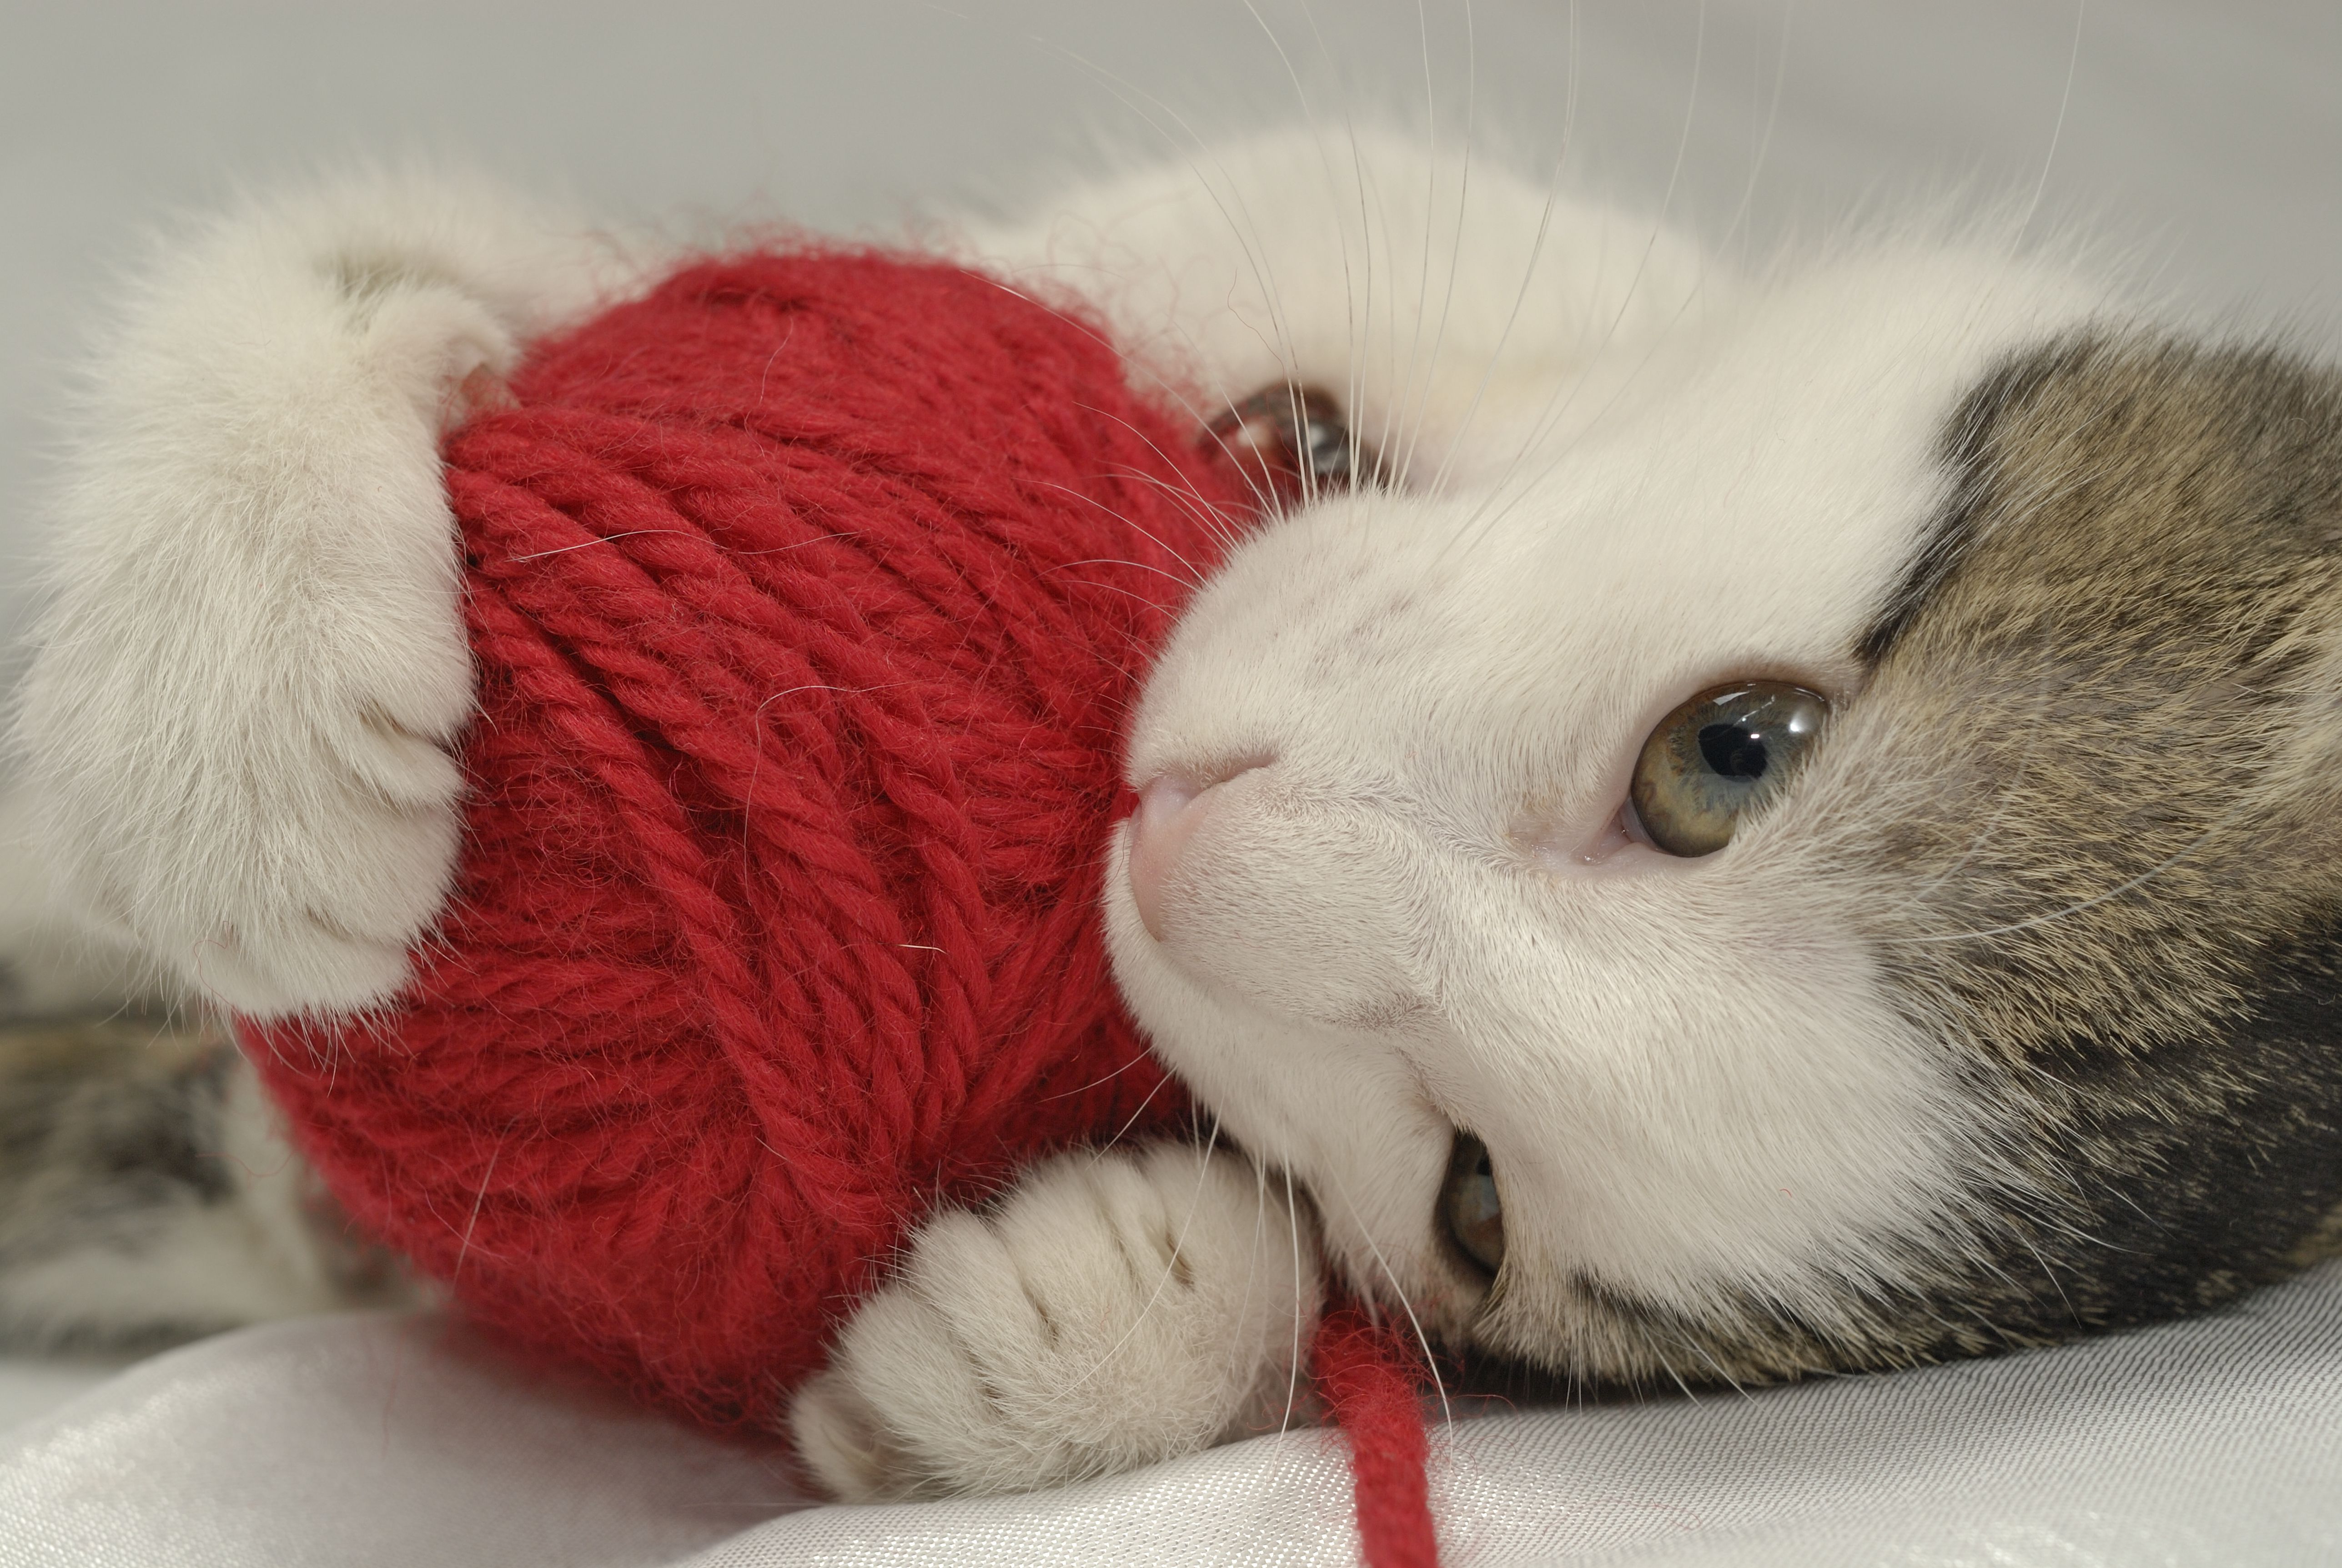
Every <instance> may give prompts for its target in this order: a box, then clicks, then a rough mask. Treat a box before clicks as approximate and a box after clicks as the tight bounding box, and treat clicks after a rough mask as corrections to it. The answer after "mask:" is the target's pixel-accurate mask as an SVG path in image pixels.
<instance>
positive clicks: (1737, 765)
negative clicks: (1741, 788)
mask: <svg viewBox="0 0 2342 1568" xmlns="http://www.w3.org/2000/svg"><path fill="white" fill-rule="evenodd" d="M1699 754H1700V755H1701V756H1702V757H1704V758H1706V761H1707V765H1708V766H1709V767H1710V768H1713V769H1714V770H1715V771H1716V773H1718V774H1722V775H1723V776H1724V777H1726V778H1728V779H1757V778H1763V777H1764V776H1765V760H1766V759H1765V737H1764V736H1763V735H1762V734H1758V733H1757V731H1755V730H1752V729H1749V728H1747V727H1746V725H1743V724H1705V725H1702V726H1701V728H1700V732H1699Z"/></svg>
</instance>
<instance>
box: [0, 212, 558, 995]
mask: <svg viewBox="0 0 2342 1568" xmlns="http://www.w3.org/2000/svg"><path fill="white" fill-rule="evenodd" d="M339 200H340V205H338V206H337V205H334V204H332V203H313V204H311V205H307V206H303V205H292V206H287V207H285V208H284V209H282V210H267V211H263V212H260V213H258V214H256V215H248V216H246V217H245V218H243V219H239V220H237V221H235V222H231V223H226V224H223V225H220V226H219V227H217V228H216V229H215V231H214V232H212V233H211V234H209V235H206V236H204V237H203V238H202V239H201V241H200V242H199V243H196V244H195V245H192V246H191V248H190V249H189V250H188V251H187V252H186V253H185V255H175V256H174V257H173V258H172V259H171V260H170V262H169V263H168V265H165V266H164V267H162V268H161V269H160V270H159V272H158V275H157V276H156V277H155V278H154V279H153V280H151V282H150V286H149V287H148V288H147V289H146V290H145V293H144V294H142V295H140V296H138V298H137V299H136V300H135V301H134V304H133V307H132V309H131V310H130V311H129V312H128V313H127V314H128V319H127V320H126V321H125V324H124V325H123V329H122V330H121V331H120V332H119V334H118V335H117V337H116V339H115V342H114V344H113V345H112V346H111V347H110V349H109V350H108V351H107V352H106V353H105V355H102V356H101V357H100V360H99V362H98V364H97V365H95V373H94V375H93V381H94V382H95V393H94V394H93V396H92V398H91V402H90V408H89V411H88V418H87V420H86V428H85V430H84V432H83V433H82V435H81V437H80V439H79V440H78V442H77V443H76V449H75V461H74V464H73V469H74V474H73V483H72V484H71V485H70V486H69V488H68V489H67V491H66V493H65V496H64V497H63V503H62V505H61V508H60V510H61V512H62V514H63V515H62V517H61V519H60V522H61V524H63V525H62V526H61V527H60V528H59V530H58V537H57V539H56V541H55V545H54V570H53V572H52V585H53V590H54V591H53V595H52V603H51V604H50V607H49V610H48V613H47V614H46V616H45V619H44V621H43V623H42V624H41V628H40V632H39V634H38V646H37V650H36V654H35V661H34V664H33V667H32V669H31V671H30V672H29V674H28V675H27V678H26V681H25V695H24V701H23V704H22V709H21V715H20V721H19V729H18V736H17V738H18V741H19V743H20V744H21V747H22V751H23V754H24V756H25V765H26V772H27V776H28V782H29V784H30V786H31V789H32V792H33V794H34V797H35V803H36V804H35V809H36V812H37V814H38V819H37V820H38V826H37V828H36V833H37V834H38V844H37V847H38V848H39V850H40V851H41V853H42V854H43V855H44V858H45V860H46V862H47V863H48V864H49V866H50V868H51V870H52V871H53V873H54V874H55V883H56V885H57V888H58V891H59V893H60V894H61V895H62V896H63V898H64V899H65V901H66V902H67V903H68V904H70V905H71V906H73V907H75V909H76V910H77V911H78V912H79V913H80V914H83V915H84V916H85V917H88V918H91V919H94V920H95V922H96V923H97V924H101V925H104V926H106V927H108V928H111V929H112V930H114V931H115V932H117V933H119V934H123V935H125V936H127V937H128V938H129V939H130V940H131V941H132V942H133V943H135V944H136V945H137V946H138V947H139V948H140V949H142V950H143V951H144V952H145V954H148V955H149V956H150V957H152V958H154V959H155V960H157V961H159V962H160V963H162V964H165V965H167V966H168V967H169V968H170V969H172V970H173V971H175V972H176V974H178V975H179V976H180V977H181V978H182V979H183V980H185V982H187V983H188V984H192V985H193V986H195V988H196V989H197V990H199V991H200V992H202V993H203V994H205V995H207V996H209V997H211V998H213V999H215V1000H217V1001H220V1002H223V1003H225V1004H228V1005H229V1006H232V1007H234V1008H235V1009H237V1010H239V1011H241V1012H244V1013H246V1014H255V1015H264V1016H265V1015H270V1014H284V1013H289V1012H294V1011H296V1010H317V1011H323V1012H328V1013H335V1012H343V1013H345V1012H351V1011H355V1010H358V1009H362V1008H364V1007H365V1006H367V1005H368V1004H374V1003H377V1002H380V1001H382V1000H384V999H385V998H387V997H388V996H389V995H391V994H393V993H395V991H396V990H397V989H398V988H399V986H400V985H401V984H403V983H404V981H405V976H406V973H407V958H406V954H407V951H408V949H409V947H410V946H411V945H412V944H414V943H415V941H416V939H417V938H418V937H419V936H421V935H422V934H424V933H425V931H426V930H427V929H428V928H429V925H430V924H431V922H432V921H433V920H434V919H435V917H436V916H437V914H438V911H439V908H440V905H441V904H442V902H443V900H444V899H445V894H446V893H447V890H448V887H449V885H450V883H451V881H452V877H453V873H454V868H455V855H456V851H457V847H458V841H459V834H460V824H459V821H458V817H457V803H458V800H459V797H460V795H461V793H462V779H461V776H460V774H459V771H458V769H457V767H456V764H455V761H454V759H453V756H452V751H453V748H454V745H455V741H456V737H457V735H458V734H459V733H460V731H461V729H462V727H463V725H464V724H465V721H466V719H467V718H468V716H469V714H470V712H471V708H472V678H471V662H470V654H469V650H468V648H467V646H466V644H465V634H464V625H463V620H462V614H461V605H460V599H459V594H460V589H461V583H460V575H459V567H458V562H457V544H456V539H455V525H454V522H453V519H452V517H451V515H450V513H449V509H448V504H447V500H446V496H445V490H444V487H443V484H442V481H441V474H440V466H439V456H438V435H439V431H440V429H441V427H442V425H443V424H445V422H446V421H448V420H449V419H451V418H454V417H456V416H459V415H460V414H461V413H462V412H463V406H464V403H465V398H466V397H467V396H470V395H474V394H478V393H480V392H482V391H484V390H486V389H488V388H490V387H492V386H493V385H495V378H496V377H497V376H499V375H502V374H503V373H504V372H505V371H506V370H508V369H509V368H510V366H511V365H512V364H513V363H514V361H515V358H516V357H517V355H518V351H519V349H518V344H519V338H518V334H517V332H516V331H515V324H516V323H519V322H521V321H522V320H524V319H525V316H526V312H525V310H523V309H522V308H521V307H520V306H518V305H513V304H512V303H511V302H509V301H506V302H503V303H502V304H501V305H500V304H499V303H498V300H497V298H496V296H495V291H494V290H492V289H490V288H489V287H487V286H485V285H466V284H465V283H463V282H461V281H459V279H460V275H462V273H463V271H464V267H465V265H469V266H470V267H471V268H472V270H473V271H474V272H475V273H478V274H480V275H483V276H490V275H501V273H499V272H498V269H497V267H495V266H491V265H489V263H488V262H487V261H484V260H482V259H481V256H482V255H488V256H491V257H492V258H493V257H495V256H501V255H505V252H504V251H498V250H496V248H495V246H494V245H490V244H489V242H488V240H487V239H485V238H482V237H481V235H483V234H485V233H486V231H487V229H488V227H489V225H490V220H489V219H486V218H479V219H477V221H475V222H473V223H472V224H471V226H470V227H469V228H466V227H465V225H464V224H463V223H461V222H458V221H457V218H458V217H460V216H461V214H460V213H457V214H455V216H451V215H450V214H451V213H452V212H455V208H456V207H457V206H459V205H460V204H458V203H456V202H455V199H454V198H453V197H448V196H445V195H432V194H431V193H428V192H425V193H424V194H422V195H417V194H415V193H414V192H405V193H404V194H402V193H401V192H399V191H389V192H387V193H386V194H385V192H383V191H373V190H364V191H358V192H355V193H350V194H345V195H343V196H342V197H340V198H339ZM401 203H404V204H405V205H404V206H402V205H401ZM409 208H411V209H414V210H412V211H409V210H407V209H409ZM394 220H395V221H394ZM377 228H379V229H383V230H385V234H382V235H377V234H375V232H374V230H375V229H377ZM451 236H452V237H451ZM466 245H468V246H469V249H468V250H467V249H466V248H465V247H466ZM435 246H437V247H438V248H440V249H445V250H446V251H448V253H449V254H448V255H438V254H436V251H435V249H434V247H435ZM402 247H404V248H402ZM505 250H506V251H512V252H514V253H515V254H516V255H517V254H519V251H518V248H517V247H516V246H506V247H505ZM475 252H476V253H478V254H476V255H475V254H473V253H475Z"/></svg>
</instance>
